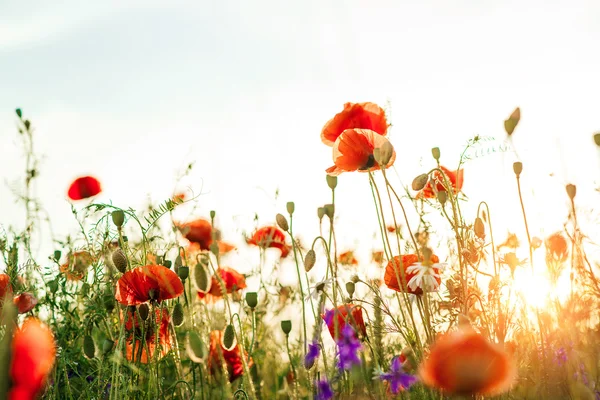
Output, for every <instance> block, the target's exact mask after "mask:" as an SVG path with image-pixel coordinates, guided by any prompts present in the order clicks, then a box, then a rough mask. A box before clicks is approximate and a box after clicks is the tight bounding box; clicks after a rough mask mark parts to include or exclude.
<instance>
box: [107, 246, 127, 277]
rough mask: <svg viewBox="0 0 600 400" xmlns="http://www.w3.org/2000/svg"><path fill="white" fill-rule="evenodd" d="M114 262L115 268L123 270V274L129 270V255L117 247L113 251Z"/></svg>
mask: <svg viewBox="0 0 600 400" xmlns="http://www.w3.org/2000/svg"><path fill="white" fill-rule="evenodd" d="M111 259H112V262H113V264H114V265H115V268H116V269H117V270H118V271H119V272H121V273H122V274H124V273H125V271H127V257H126V256H125V253H124V252H123V250H121V249H117V250H115V251H113V253H112V257H111Z"/></svg>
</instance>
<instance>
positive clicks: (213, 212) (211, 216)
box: [210, 210, 217, 219]
mask: <svg viewBox="0 0 600 400" xmlns="http://www.w3.org/2000/svg"><path fill="white" fill-rule="evenodd" d="M215 215H217V213H216V212H215V210H210V219H215Z"/></svg>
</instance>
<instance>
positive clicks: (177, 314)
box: [173, 303, 184, 326]
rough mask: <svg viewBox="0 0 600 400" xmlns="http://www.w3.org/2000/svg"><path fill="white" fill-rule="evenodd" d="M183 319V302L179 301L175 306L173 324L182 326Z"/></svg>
mask: <svg viewBox="0 0 600 400" xmlns="http://www.w3.org/2000/svg"><path fill="white" fill-rule="evenodd" d="M183 320H184V315H183V305H182V304H181V303H177V304H175V308H173V325H175V326H181V324H183Z"/></svg>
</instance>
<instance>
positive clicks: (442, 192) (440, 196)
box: [437, 190, 448, 206]
mask: <svg viewBox="0 0 600 400" xmlns="http://www.w3.org/2000/svg"><path fill="white" fill-rule="evenodd" d="M437 199H438V201H439V202H440V204H441V205H442V206H443V205H444V204H446V200H448V193H446V191H445V190H440V191H439V192H437Z"/></svg>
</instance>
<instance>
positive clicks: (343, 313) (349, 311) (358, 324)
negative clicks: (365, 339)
mask: <svg viewBox="0 0 600 400" xmlns="http://www.w3.org/2000/svg"><path fill="white" fill-rule="evenodd" d="M321 317H322V318H323V320H324V321H325V324H327V328H328V329H329V333H330V334H331V337H332V338H334V339H335V340H336V341H337V340H339V339H340V337H341V332H342V329H343V328H344V326H346V324H347V323H349V324H350V325H352V327H353V328H354V332H355V333H356V332H359V333H360V334H361V335H362V336H366V335H367V328H366V326H365V321H364V320H363V315H362V307H361V306H357V305H354V304H342V305H341V306H338V308H337V309H335V308H334V309H331V310H329V311H327V312H326V313H325V314H322V315H321ZM336 319H337V333H338V334H337V336H336V334H335V332H336V322H335V321H336Z"/></svg>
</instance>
